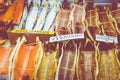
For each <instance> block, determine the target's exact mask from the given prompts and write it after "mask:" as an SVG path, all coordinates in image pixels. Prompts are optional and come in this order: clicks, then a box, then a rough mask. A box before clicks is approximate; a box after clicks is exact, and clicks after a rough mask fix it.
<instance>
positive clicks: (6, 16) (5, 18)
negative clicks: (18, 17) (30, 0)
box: [1, 0, 19, 24]
mask: <svg viewBox="0 0 120 80" xmlns="http://www.w3.org/2000/svg"><path fill="white" fill-rule="evenodd" d="M18 2H19V0H15V1H14V2H13V4H12V5H11V6H10V7H9V8H8V9H7V10H6V12H5V14H4V15H3V17H2V20H1V22H3V23H5V24H8V23H10V22H11V21H12V20H13V14H14V10H15V7H16V5H17V4H18Z"/></svg>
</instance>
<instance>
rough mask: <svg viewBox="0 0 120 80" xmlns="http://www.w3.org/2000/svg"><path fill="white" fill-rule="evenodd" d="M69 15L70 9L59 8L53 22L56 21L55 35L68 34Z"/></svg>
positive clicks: (69, 31)
mask: <svg viewBox="0 0 120 80" xmlns="http://www.w3.org/2000/svg"><path fill="white" fill-rule="evenodd" d="M69 16H70V10H65V9H60V11H59V12H58V14H57V17H56V20H55V23H56V28H55V31H56V34H57V35H65V34H70V33H71V30H70V27H69V19H70V18H69Z"/></svg>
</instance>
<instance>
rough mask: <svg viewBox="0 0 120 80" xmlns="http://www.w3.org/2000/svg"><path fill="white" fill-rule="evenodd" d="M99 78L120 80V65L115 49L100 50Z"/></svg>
mask: <svg viewBox="0 0 120 80" xmlns="http://www.w3.org/2000/svg"><path fill="white" fill-rule="evenodd" d="M98 63H99V78H98V80H103V79H104V80H120V77H119V75H120V65H119V63H118V61H117V57H116V51H115V49H114V48H113V49H111V50H107V51H100V61H99V62H98Z"/></svg>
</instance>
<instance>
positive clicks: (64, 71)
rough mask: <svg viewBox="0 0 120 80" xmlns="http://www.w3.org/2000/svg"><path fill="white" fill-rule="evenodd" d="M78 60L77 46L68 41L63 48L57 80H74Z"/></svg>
mask: <svg viewBox="0 0 120 80" xmlns="http://www.w3.org/2000/svg"><path fill="white" fill-rule="evenodd" d="M76 60H77V46H76V44H75V43H74V42H73V41H67V42H66V43H64V45H63V47H62V54H61V56H60V58H59V63H58V68H57V72H56V76H55V80H73V78H74V76H75V65H76Z"/></svg>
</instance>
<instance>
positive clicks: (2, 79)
mask: <svg viewBox="0 0 120 80" xmlns="http://www.w3.org/2000/svg"><path fill="white" fill-rule="evenodd" d="M0 80H9V77H8V75H0Z"/></svg>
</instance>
